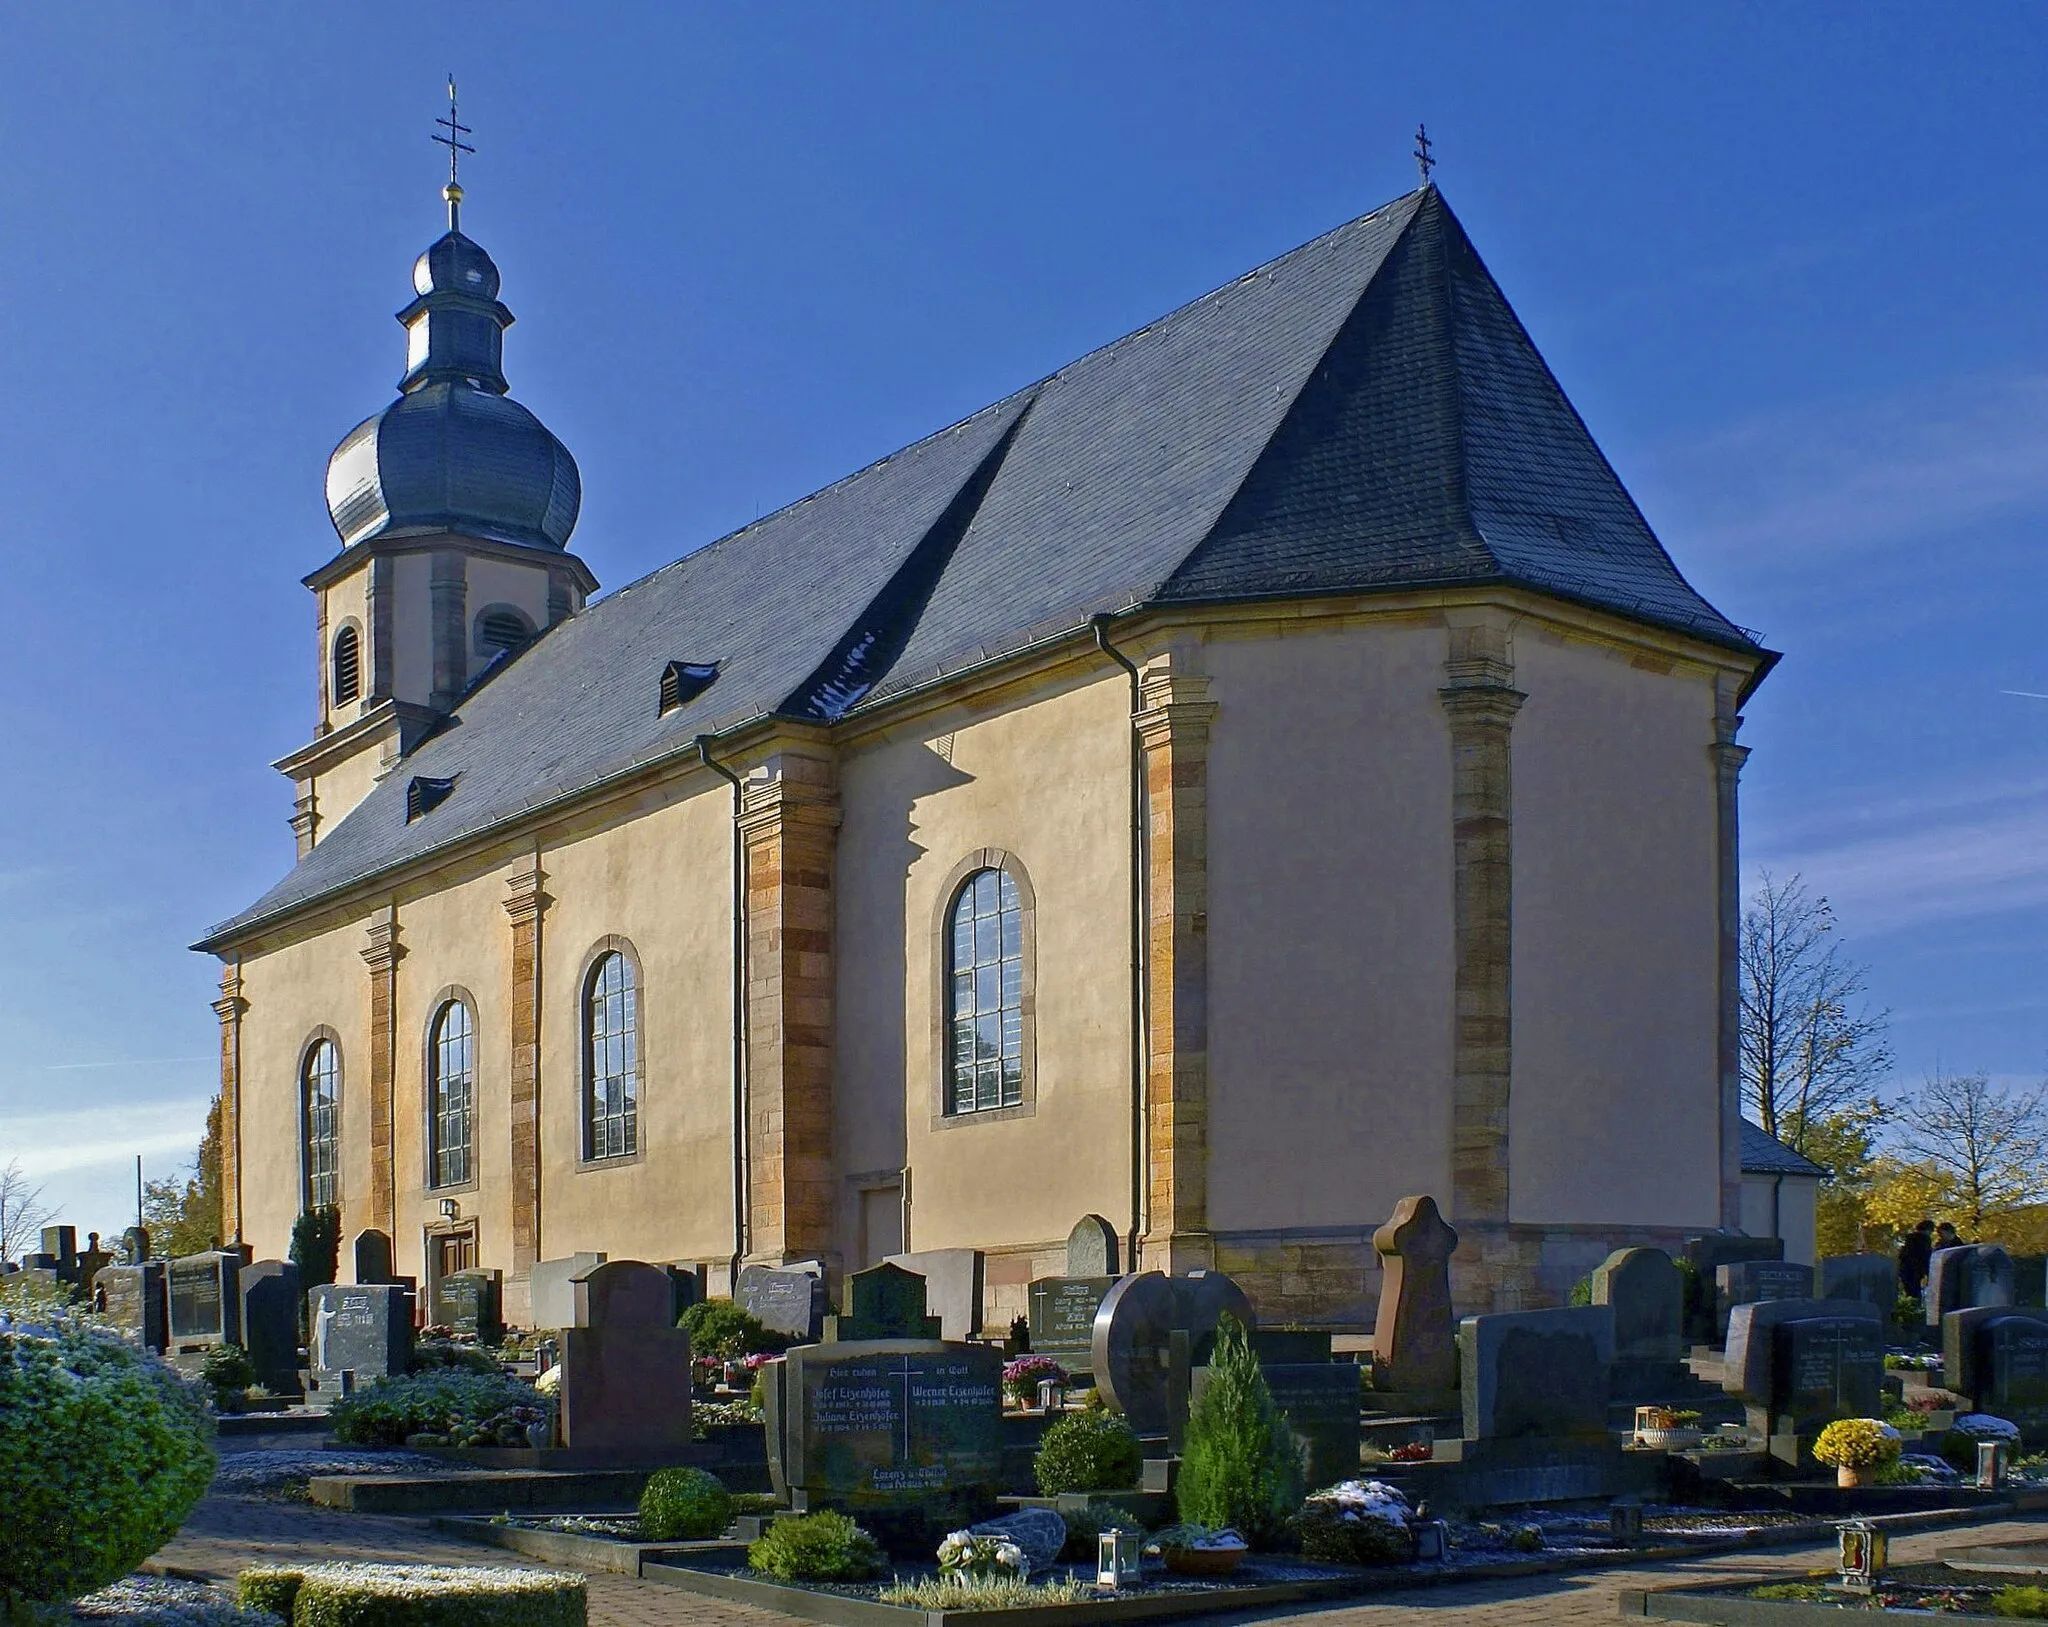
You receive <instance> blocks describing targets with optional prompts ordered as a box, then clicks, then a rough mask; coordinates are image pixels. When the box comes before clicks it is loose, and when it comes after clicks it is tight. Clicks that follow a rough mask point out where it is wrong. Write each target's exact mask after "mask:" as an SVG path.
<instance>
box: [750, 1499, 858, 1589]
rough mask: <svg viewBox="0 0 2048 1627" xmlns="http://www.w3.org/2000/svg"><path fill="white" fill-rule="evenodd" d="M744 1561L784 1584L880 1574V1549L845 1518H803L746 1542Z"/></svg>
mask: <svg viewBox="0 0 2048 1627" xmlns="http://www.w3.org/2000/svg"><path fill="white" fill-rule="evenodd" d="M747 1563H748V1564H749V1565H751V1566H752V1567H753V1568H754V1569H755V1570H757V1571H761V1572H763V1573H764V1574H766V1575H768V1576H779V1577H781V1578H782V1580H784V1581H785V1582H859V1581H863V1580H865V1579H866V1578H867V1577H870V1576H879V1575H881V1574H882V1549H881V1545H880V1544H879V1543H877V1542H876V1541H875V1539H874V1538H873V1537H871V1536H869V1535H868V1534H867V1532H865V1531H863V1530H862V1529H861V1528H860V1527H859V1526H857V1525H855V1524H854V1523H853V1521H851V1520H850V1519H848V1518H847V1517H846V1516H845V1515H844V1514H832V1513H820V1514H801V1515H798V1516H797V1517H795V1518H794V1519H787V1520H777V1521H776V1522H775V1523H774V1524H773V1525H771V1526H769V1527H768V1534H767V1535H766V1536H764V1537H762V1538H761V1539H760V1540H759V1541H758V1542H753V1543H750V1544H748V1547H747Z"/></svg>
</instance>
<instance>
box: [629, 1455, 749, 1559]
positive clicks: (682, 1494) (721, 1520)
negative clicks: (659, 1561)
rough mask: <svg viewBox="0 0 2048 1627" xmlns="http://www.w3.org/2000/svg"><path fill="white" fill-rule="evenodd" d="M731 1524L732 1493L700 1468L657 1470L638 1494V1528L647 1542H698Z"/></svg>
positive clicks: (719, 1533) (715, 1477)
mask: <svg viewBox="0 0 2048 1627" xmlns="http://www.w3.org/2000/svg"><path fill="white" fill-rule="evenodd" d="M730 1524H732V1493H731V1492H729V1491H727V1490H726V1489H725V1485H724V1483H723V1482H722V1481H720V1480H719V1478H718V1476H717V1475H715V1474H710V1473H708V1472H706V1471H705V1470H703V1469H657V1470H656V1471H655V1472H654V1473H653V1474H651V1475H649V1476H648V1477H647V1485H646V1488H645V1489H644V1490H643V1491H642V1492H641V1493H640V1531H641V1535H643V1536H644V1537H645V1538H646V1539H647V1540H648V1541H649V1542H677V1541H692V1542H694V1541H700V1540H702V1539H703V1538H705V1537H715V1536H721V1535H723V1534H724V1531H725V1528H726V1527H727V1526H728V1525H730Z"/></svg>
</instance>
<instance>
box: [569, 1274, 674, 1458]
mask: <svg viewBox="0 0 2048 1627" xmlns="http://www.w3.org/2000/svg"><path fill="white" fill-rule="evenodd" d="M672 1292H673V1290H672V1289H671V1288H670V1286H669V1280H668V1272H667V1270H666V1269H665V1268H663V1267H661V1266H655V1265H647V1264H644V1263H642V1262H641V1261H639V1260H607V1261H606V1262H605V1263H604V1264H602V1265H595V1266H592V1267H591V1268H590V1269H589V1270H588V1271H585V1272H583V1273H581V1274H580V1275H579V1276H577V1277H576V1279H575V1314H576V1320H575V1323H574V1324H573V1325H572V1326H570V1327H568V1328H566V1329H564V1330H563V1333H562V1389H561V1409H562V1444H563V1445H564V1446H565V1447H567V1448H569V1449H570V1450H572V1451H574V1452H577V1453H579V1454H582V1455H584V1456H585V1458H586V1460H587V1459H588V1458H589V1457H592V1456H594V1457H597V1458H600V1459H604V1460H608V1461H614V1462H618V1463H621V1464H625V1463H650V1462H658V1463H687V1462H689V1461H690V1459H691V1458H692V1457H693V1456H695V1455H697V1454H696V1453H694V1452H693V1451H692V1449H691V1445H690V1336H689V1334H687V1333H686V1332H684V1331H683V1330H682V1329H681V1328H679V1327H677V1326H676V1325H675V1323H674V1321H673V1319H672V1318H671V1317H670V1315H669V1306H670V1296H671V1294H672Z"/></svg>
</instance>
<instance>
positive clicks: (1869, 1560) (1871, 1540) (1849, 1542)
mask: <svg viewBox="0 0 2048 1627" xmlns="http://www.w3.org/2000/svg"><path fill="white" fill-rule="evenodd" d="M1836 1530H1837V1532H1838V1541H1839V1543H1840V1557H1839V1561H1838V1563H1839V1565H1840V1568H1841V1572H1842V1586H1843V1587H1845V1588H1847V1589H1848V1590H1849V1591H1850V1592H1851V1593H1870V1592H1873V1591H1875V1590H1876V1587H1877V1579H1878V1577H1879V1576H1880V1575H1882V1574H1883V1572H1884V1560H1885V1534H1884V1532H1882V1531H1880V1530H1879V1529H1878V1528H1877V1527H1876V1526H1874V1525H1872V1524H1871V1523H1870V1521H1868V1520H1845V1521H1843V1523H1842V1524H1841V1525H1840V1526H1838V1527H1837V1528H1836Z"/></svg>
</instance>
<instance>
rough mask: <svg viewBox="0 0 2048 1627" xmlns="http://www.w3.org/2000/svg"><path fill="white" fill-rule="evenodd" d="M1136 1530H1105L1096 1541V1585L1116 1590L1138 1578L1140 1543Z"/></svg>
mask: <svg viewBox="0 0 2048 1627" xmlns="http://www.w3.org/2000/svg"><path fill="white" fill-rule="evenodd" d="M1143 1541H1144V1539H1143V1538H1142V1537H1141V1536H1139V1534H1138V1533H1137V1532H1135V1531H1105V1532H1103V1533H1102V1535H1101V1537H1100V1538H1099V1539H1098V1540H1097V1543H1096V1560H1095V1585H1096V1586H1097V1587H1106V1588H1109V1589H1111V1590H1112V1591H1114V1590H1115V1589H1117V1588H1120V1587H1122V1586H1123V1585H1124V1584H1125V1583H1126V1582H1135V1581H1137V1579H1138V1565H1139V1557H1138V1555H1139V1545H1140V1544H1141V1543H1142V1542H1143Z"/></svg>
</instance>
